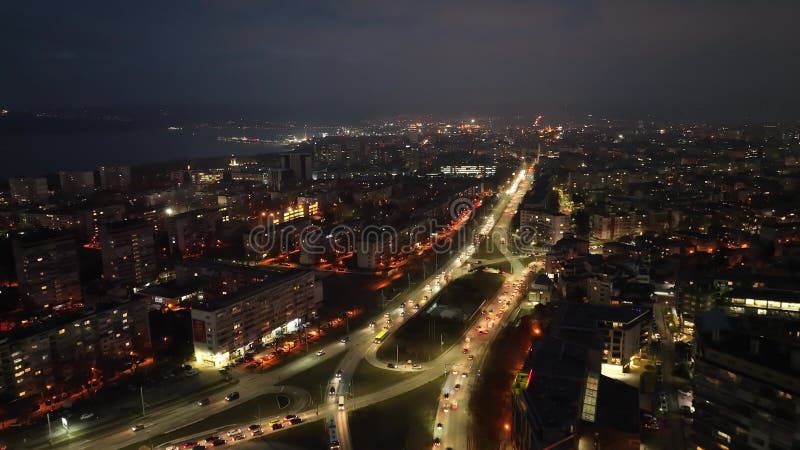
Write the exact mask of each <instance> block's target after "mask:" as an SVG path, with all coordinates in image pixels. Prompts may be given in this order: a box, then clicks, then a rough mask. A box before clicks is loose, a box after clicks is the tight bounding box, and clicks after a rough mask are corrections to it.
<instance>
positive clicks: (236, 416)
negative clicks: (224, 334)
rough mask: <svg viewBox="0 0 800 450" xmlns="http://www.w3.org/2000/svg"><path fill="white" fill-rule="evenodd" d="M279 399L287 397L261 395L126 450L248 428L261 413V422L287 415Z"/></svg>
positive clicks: (125, 448)
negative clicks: (198, 435) (193, 436)
mask: <svg viewBox="0 0 800 450" xmlns="http://www.w3.org/2000/svg"><path fill="white" fill-rule="evenodd" d="M278 397H281V398H282V399H283V398H286V395H284V394H264V395H260V396H258V397H256V398H253V399H250V400H247V401H245V402H242V403H241V404H239V405H236V406H234V407H232V408H230V409H227V410H225V411H222V412H219V413H216V414H214V415H211V416H208V417H207V418H205V419H203V420H201V421H199V422H195V423H193V424H191V425H187V426H185V427H183V428H179V429H178V430H175V431H171V432H169V433H163V434H159V435H155V436H152V437H151V438H149V439H147V440H145V441H141V442H139V443H137V444H133V445H130V446H128V447H124V450H138V449H139V448H140V447H141V446H143V445H146V446H148V447H149V445H150V444H151V443H152V444H154V445H159V444H162V443H166V442H170V441H172V440H174V439H180V438H182V437H185V436H192V435H194V434H198V433H205V432H208V433H209V434H211V433H212V432H213V431H215V430H218V429H220V428H222V427H227V426H228V425H234V426H233V427H231V428H235V426H239V427H246V426H247V425H249V424H251V423H256V421H257V419H258V415H259V412H260V414H261V420H264V419H267V418H269V417H271V416H278V415H281V414H285V413H284V411H286V408H280V407H279V405H278V403H279V399H278ZM223 401H224V400H223ZM283 404H284V403H282V404H281V406H283ZM289 406H291V402H290V403H289Z"/></svg>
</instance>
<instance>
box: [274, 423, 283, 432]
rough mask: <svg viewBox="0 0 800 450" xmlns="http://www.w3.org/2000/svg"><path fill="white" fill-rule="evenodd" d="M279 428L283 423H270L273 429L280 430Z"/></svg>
mask: <svg viewBox="0 0 800 450" xmlns="http://www.w3.org/2000/svg"><path fill="white" fill-rule="evenodd" d="M281 428H283V424H280V423H273V424H272V429H273V430H280V429H281Z"/></svg>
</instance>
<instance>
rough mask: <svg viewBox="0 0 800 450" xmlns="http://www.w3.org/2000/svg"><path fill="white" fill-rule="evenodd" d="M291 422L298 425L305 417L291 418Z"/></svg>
mask: <svg viewBox="0 0 800 450" xmlns="http://www.w3.org/2000/svg"><path fill="white" fill-rule="evenodd" d="M289 423H291V424H292V425H297V424H298V423H303V419H301V418H299V417H295V418H294V419H292V420H290V421H289Z"/></svg>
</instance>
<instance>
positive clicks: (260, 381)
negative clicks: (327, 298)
mask: <svg viewBox="0 0 800 450" xmlns="http://www.w3.org/2000/svg"><path fill="white" fill-rule="evenodd" d="M528 186H529V178H528V176H526V175H525V172H524V171H523V172H521V173H520V174H519V175H518V176H517V178H515V180H514V181H513V182H512V184H511V186H510V187H509V188H508V191H507V192H506V193H505V194H504V195H503V196H502V198H501V199H500V201H498V202H497V204H496V205H495V207H494V208H493V209H492V211H491V213H490V214H488V215H486V216H485V217H484V220H483V222H482V223H481V224H480V226H481V233H483V234H486V235H489V236H491V235H492V234H497V235H499V234H502V235H504V236H505V235H508V229H509V224H510V218H511V216H512V214H509V211H516V208H517V207H518V205H519V202H520V201H521V199H522V196H523V195H524V193H525V191H527V189H528ZM490 239H491V237H490ZM474 251H475V247H474V246H473V245H467V246H465V247H464V248H463V249H461V250H460V251H459V252H457V253H456V254H455V255H453V256H452V257H451V258H450V260H449V261H448V262H447V263H446V264H445V265H444V266H443V267H442V268H441V269H440V270H439V271H437V272H436V273H434V274H433V275H431V276H430V277H429V278H428V279H427V280H425V281H424V282H423V283H420V284H419V285H418V286H417V287H416V288H414V289H411V290H409V291H407V292H405V293H403V294H401V295H398V296H396V297H395V298H394V299H393V300H392V301H390V302H389V303H388V304H387V306H386V309H385V310H384V311H382V312H381V314H380V316H379V317H378V318H376V320H375V329H372V328H370V327H364V328H362V329H359V330H354V331H353V332H351V333H350V335H349V338H350V340H349V342H348V343H347V344H341V343H339V342H336V343H332V344H329V345H327V346H326V347H325V348H323V350H324V352H325V354H324V355H323V356H321V357H320V356H315V355H314V354H310V355H307V356H304V357H301V358H299V359H297V360H295V361H293V362H291V363H288V364H286V365H284V366H280V367H277V368H275V369H272V370H270V371H269V372H267V373H260V374H259V373H242V374H241V375H239V378H238V383H236V386H235V387H233V388H232V389H231V390H236V391H237V392H239V394H240V396H241V398H240V400H239V401H236V402H226V401H224V400H222V399H220V400H217V401H215V402H213V403H212V404H210V405H208V406H205V407H202V408H200V407H197V406H196V404H195V403H196V401H197V400H199V398H188V399H186V400H185V401H182V402H177V403H174V404H170V405H166V406H163V407H158V408H154V409H153V410H151V411H149V413H148V415H147V416H146V417H145V418H143V419H140V420H139V421H138V422H136V423H141V424H142V425H144V429H142V430H141V431H138V432H134V431H132V430H131V428H130V424H128V425H124V426H118V427H112V428H110V429H107V430H104V431H100V432H96V433H92V434H91V435H89V433H88V432H87V433H86V438H83V439H81V438H80V437H78V438H75V439H70V440H69V441H66V442H64V441H62V442H59V441H58V439H56V440H55V441H54V443H53V445H52V446H49V445H48V444H46V443H45V444H43V445H42V447H41V448H66V449H71V450H83V449H92V448H121V447H126V446H129V445H133V444H136V443H138V442H142V441H148V442H152V444H153V445H154V446H156V448H162V449H164V448H170V447H171V446H175V445H177V444H180V443H182V442H186V441H190V440H192V439H195V440H196V439H197V438H198V437H199V436H205V435H208V434H209V433H211V432H215V433H216V432H218V431H220V430H208V432H203V433H199V434H196V435H193V436H185V437H182V438H181V439H177V440H173V441H170V442H159V436H162V435H163V434H164V433H168V432H171V431H174V430H179V429H181V428H182V427H185V426H187V425H190V424H192V423H195V422H198V421H200V420H202V419H204V418H206V417H208V416H210V415H212V414H216V413H220V412H223V411H225V410H227V409H229V408H231V407H234V406H235V405H236V404H237V403H239V402H241V401H246V400H248V399H252V398H255V397H258V396H260V395H263V394H267V393H279V392H283V393H285V394H287V395H289V396H291V397H292V398H293V399H294V403H293V405H292V411H287V412H293V413H296V414H297V415H298V417H300V418H301V419H303V421H304V424H305V423H310V422H314V421H316V420H319V419H325V418H327V417H331V416H333V417H335V418H336V422H337V431H338V434H339V438H340V441H341V443H342V446H341V448H342V449H352V448H353V447H352V442H351V438H350V430H349V423H348V420H347V412H348V411H352V410H353V409H358V408H363V407H366V406H369V405H372V404H374V403H378V402H381V401H384V400H386V399H389V398H392V397H395V396H397V395H401V394H403V393H405V392H408V391H410V390H413V389H415V388H417V387H420V386H422V385H424V384H425V383H428V382H430V381H432V380H434V379H436V378H438V377H439V376H441V374H442V368H443V367H445V366H446V367H453V366H454V365H459V366H457V367H460V369H459V377H462V378H463V376H462V375H463V373H465V372H468V371H469V372H477V368H478V365H477V363H478V362H479V361H480V360H481V358H482V352H483V351H484V349H486V348H488V347H489V344H490V341H491V339H492V338H493V337H494V336H495V334H496V331H495V330H496V329H497V328H499V326H497V327H496V328H494V329H493V330H492V332H491V333H489V334H487V335H485V336H483V338H482V339H471V340H472V344H471V345H472V348H471V352H472V353H473V355H474V358H475V363H474V364H473V367H475V368H474V369H469V368H468V367H467V366H468V365H469V364H466V363H465V361H466V357H465V355H464V354H462V345H460V344H457V345H454V346H453V347H452V348H451V349H449V350H447V351H445V352H444V353H443V354H441V355H440V356H439V357H438V358H437V359H436V360H434V361H431V362H429V363H426V364H425V366H424V367H421V368H417V369H413V368H398V369H388V368H387V367H386V365H385V363H384V362H380V361H378V360H377V358H376V356H375V353H376V351H377V348H378V347H379V344H375V343H373V338H374V334H375V332H376V330H378V329H380V327H382V326H383V324H384V322H385V321H387V320H388V319H387V318H386V317H384V315H385V314H388V315H389V318H390V319H391V320H392V326H391V329H396V328H397V327H398V326H399V325H400V324H401V323H402V322H403V320H407V319H408V318H409V317H411V315H412V314H414V312H415V311H414V310H413V309H412V308H410V307H407V308H405V311H406V313H405V315H401V314H400V306H401V305H403V304H406V305H411V304H413V303H420V304H422V303H424V299H425V296H431V294H432V292H431V291H430V290H431V286H435V285H436V284H437V283H438V284H439V286H440V287H443V285H444V284H445V283H446V279H448V278H449V279H455V278H457V277H458V276H460V275H462V274H463V273H465V272H466V269H465V268H464V265H465V263H466V261H468V260H469V258H470V257H471V256H472V254H473V253H474ZM501 251H502V252H503V254H504V255H505V256H506V257H507V259H508V260H509V261H510V262H511V263H512V264H513V267H514V269H513V272H514V278H513V279H514V280H515V281H516V280H518V279H519V277H522V276H523V273H524V270H523V269H524V268H523V266H522V265H521V264H520V263H519V261H518V260H517V259H516V258H512V257H510V255H509V253H508V249H506V248H505V245H502V246H501ZM445 274H447V275H448V276H447V277H446V276H445ZM500 295H502V294H500ZM498 298H499V297H496V298H493V299H487V300H486V302H487V303H488V302H495V301H497V300H498ZM422 309H423V308H420V310H422ZM509 312H510V311H509ZM510 315H511V314H506V315H505V317H506V318H507V317H508V316H510ZM477 320H479V321H482V320H484V317H481V316H479V317H478V318H477ZM500 321H501V319H498V325H499V323H500ZM341 352H346V354H345V355H344V357H343V358H342V360H341V362H340V363H339V366H338V367H337V370H340V371H341V379H340V380H339V382H338V383H339V384H340V385H341V386H340V388H339V389H338V392H337V395H335V396H327V397H328V400H327V401H326V402H325V403H323V404H321V405H319V407H317V406H316V405H314V406H313V407H312V401H311V398H312V395H311V394H310V393H308V392H306V391H304V390H302V389H299V388H295V387H291V386H282V385H279V383H280V382H281V380H285V379H287V378H289V377H291V376H293V375H295V374H297V373H300V372H303V371H305V370H307V369H309V368H311V367H313V366H314V365H316V364H319V363H320V362H322V361H325V360H326V359H328V358H332V357H333V356H335V355H337V354H339V353H341ZM479 356H481V358H479ZM363 359H366V361H368V362H369V363H371V364H373V365H374V366H376V367H381V368H383V369H385V370H411V371H414V372H416V375H414V376H411V377H409V378H407V379H405V380H403V381H401V382H399V383H395V384H393V385H392V386H390V387H387V388H385V389H382V390H379V391H377V392H373V393H369V394H365V395H361V396H358V397H356V398H352V397H348V399H347V404H346V405H345V409H344V410H339V409H338V406H337V403H338V401H337V400H336V399H337V398H338V396H339V394H340V393H342V394H344V392H345V391H346V389H345V383H347V382H348V381H349V380H351V378H352V375H353V373H354V372H355V369H356V367H357V365H358V364H359V362H360V361H361V360H363ZM468 376H474V375H472V373H470V374H469V375H468ZM331 377H332V379H333V378H334V374H331ZM462 381H463V380H462ZM461 384H462V385H464V384H465V383H461ZM462 391H463V392H464V397H467V395H468V390H466V389H463V388H462ZM465 401H466V399H465ZM463 406H464V407H465V406H466V403H465V404H463ZM461 409H464V408H463V407H462V408H461ZM466 415H467V414H466V412H465V411H462V412H461V413H460V414H452V415H451V417H458V416H461V417H460V418H459V419H453V421H452V422H453V423H450V424H448V428H447V431H446V436H444V438H445V439H446V440H451V439H452V440H453V441H454V442H461V441H458V439H459V438H458V437H457V436H459V435H460V436H462V438H463V436H465V435H466V434H467V433H466V428H467V426H468V421H467V419H466ZM242 425H243V424H231V428H237V427H241V426H242ZM262 425H263V427H264V433H265V434H269V433H273V431H272V430H271V429H269V427H268V424H267V423H264V424H262ZM301 426H302V425H301ZM451 430H452V431H451ZM458 430H461V431H458ZM280 431H281V430H276V431H274V432H280ZM216 434H219V433H216ZM161 439H163V438H161ZM446 446H447V447H453V448H466V446H465V445H461V444H459V445H451V444H447V445H446Z"/></svg>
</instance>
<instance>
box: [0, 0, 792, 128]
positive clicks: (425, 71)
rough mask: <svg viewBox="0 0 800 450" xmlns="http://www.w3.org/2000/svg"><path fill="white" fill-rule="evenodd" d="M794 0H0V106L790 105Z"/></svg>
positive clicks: (684, 109)
mask: <svg viewBox="0 0 800 450" xmlns="http://www.w3.org/2000/svg"><path fill="white" fill-rule="evenodd" d="M798 13H800V2H796V1H786V2H781V1H768V2H756V1H749V2H739V1H673V0H669V1H640V0H636V1H627V2H621V1H608V2H600V1H570V0H562V1H553V2H537V1H522V0H518V1H503V0H499V1H498V0H494V1H482V2H478V1H470V0H461V1H435V0H426V1H391V2H389V1H379V0H372V1H364V2H360V1H343V0H321V1H300V0H285V1H229V0H214V1H196V2H178V1H158V2H133V1H104V2H90V1H78V2H65V1H51V2H40V1H28V0H26V1H6V2H2V5H0V56H2V61H3V63H2V65H3V69H2V70H0V102H2V104H3V105H5V106H6V107H11V108H40V107H62V106H69V107H72V106H113V105H155V104H175V105H178V104H180V105H214V104H220V105H221V104H227V105H230V104H234V105H270V106H273V107H281V106H287V107H291V108H293V109H295V110H300V111H303V110H304V111H307V112H308V113H309V114H312V113H341V114H350V113H353V114H358V113H373V112H380V113H400V112H452V113H458V112H471V111H486V112H500V113H514V112H525V113H528V112H532V111H549V112H552V113H579V112H581V113H583V112H596V113H605V114H611V115H613V114H620V115H623V114H652V115H675V116H679V117H684V116H688V115H692V114H696V115H699V116H704V115H705V116H709V117H730V116H732V117H765V118H766V117H792V115H794V117H796V116H797V113H798V111H800V89H798V86H797V84H798V80H800V58H798V55H800V37H798V35H797V20H798V17H799V16H800V14H798Z"/></svg>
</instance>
